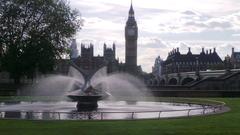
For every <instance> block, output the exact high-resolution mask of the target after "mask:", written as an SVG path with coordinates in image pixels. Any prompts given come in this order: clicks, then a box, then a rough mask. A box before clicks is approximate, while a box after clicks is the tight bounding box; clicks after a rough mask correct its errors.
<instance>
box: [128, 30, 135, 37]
mask: <svg viewBox="0 0 240 135" xmlns="http://www.w3.org/2000/svg"><path fill="white" fill-rule="evenodd" d="M127 33H128V35H129V36H134V35H135V30H134V29H128V31H127Z"/></svg>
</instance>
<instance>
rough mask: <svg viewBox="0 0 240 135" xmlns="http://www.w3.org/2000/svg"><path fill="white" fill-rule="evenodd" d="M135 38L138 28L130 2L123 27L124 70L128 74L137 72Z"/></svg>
mask: <svg viewBox="0 0 240 135" xmlns="http://www.w3.org/2000/svg"><path fill="white" fill-rule="evenodd" d="M137 38H138V27H137V22H136V20H135V16H134V10H133V6H132V2H131V6H130V9H129V13H128V20H127V22H126V26H125V63H126V64H125V68H126V70H127V71H128V72H130V73H136V71H137Z"/></svg>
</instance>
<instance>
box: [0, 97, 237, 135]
mask: <svg viewBox="0 0 240 135" xmlns="http://www.w3.org/2000/svg"><path fill="white" fill-rule="evenodd" d="M217 100H219V101H223V102H225V103H226V104H227V105H228V106H229V107H230V108H231V111H230V112H227V113H224V114H219V115H212V116H204V117H191V118H177V119H161V120H136V121H131V120H130V121H30V120H29V121H28V120H0V135H118V134H119V135H175V134H176V135H239V134H240V98H219V99H217Z"/></svg>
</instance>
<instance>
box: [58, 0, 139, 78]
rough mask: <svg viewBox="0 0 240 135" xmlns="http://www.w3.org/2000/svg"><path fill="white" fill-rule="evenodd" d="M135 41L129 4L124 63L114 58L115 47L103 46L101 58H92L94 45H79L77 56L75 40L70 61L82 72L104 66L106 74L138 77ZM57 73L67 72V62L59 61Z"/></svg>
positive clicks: (136, 30) (133, 24)
mask: <svg viewBox="0 0 240 135" xmlns="http://www.w3.org/2000/svg"><path fill="white" fill-rule="evenodd" d="M137 39H138V27H137V22H136V20H135V16H134V9H133V6H132V4H131V6H130V9H129V14H128V19H127V22H126V26H125V49H126V50H125V52H126V54H125V63H122V62H119V59H117V58H116V45H115V43H113V45H112V47H107V45H106V44H105V43H104V45H103V56H99V55H98V56H94V45H93V44H89V45H85V44H81V53H80V55H78V52H79V51H78V49H77V43H76V39H73V40H72V44H71V46H70V50H71V52H70V60H71V62H73V63H74V64H75V65H76V66H78V67H80V68H81V69H82V70H84V72H94V71H96V70H98V69H99V68H101V67H103V66H106V67H107V71H108V73H112V72H127V73H131V74H134V75H138V74H139V73H141V72H142V70H141V67H140V66H138V65H137ZM58 65H59V66H57V72H67V71H68V67H69V62H66V60H62V61H59V63H58Z"/></svg>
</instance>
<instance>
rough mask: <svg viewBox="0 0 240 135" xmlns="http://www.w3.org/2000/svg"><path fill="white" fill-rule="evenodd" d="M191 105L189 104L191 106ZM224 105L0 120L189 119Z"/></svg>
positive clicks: (3, 114)
mask: <svg viewBox="0 0 240 135" xmlns="http://www.w3.org/2000/svg"><path fill="white" fill-rule="evenodd" d="M191 105H192V104H189V106H191ZM224 106H225V103H220V104H217V105H206V104H204V105H199V107H196V108H191V109H181V110H161V111H135V112H134V111H130V112H98V111H90V112H76V111H73V112H37V111H34V112H30V111H1V110H0V118H2V119H4V118H6V119H11V118H14V119H28V120H119V119H125V120H136V119H161V118H171V117H190V116H195V115H208V114H214V113H217V112H221V111H222V110H223V108H224Z"/></svg>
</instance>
